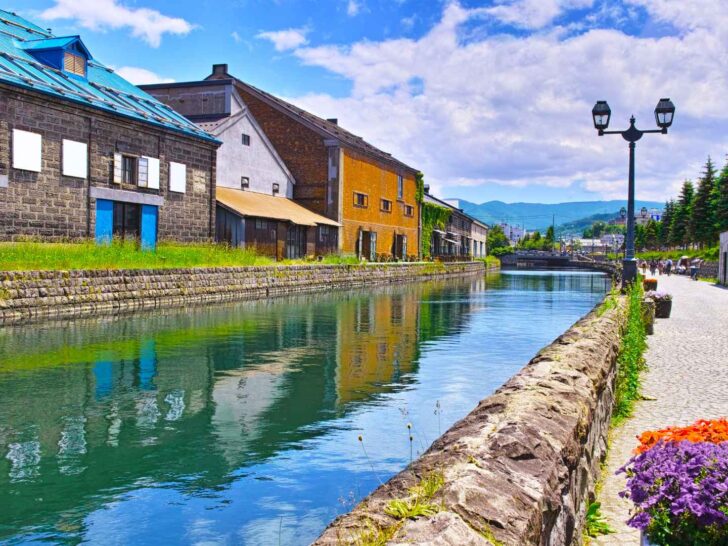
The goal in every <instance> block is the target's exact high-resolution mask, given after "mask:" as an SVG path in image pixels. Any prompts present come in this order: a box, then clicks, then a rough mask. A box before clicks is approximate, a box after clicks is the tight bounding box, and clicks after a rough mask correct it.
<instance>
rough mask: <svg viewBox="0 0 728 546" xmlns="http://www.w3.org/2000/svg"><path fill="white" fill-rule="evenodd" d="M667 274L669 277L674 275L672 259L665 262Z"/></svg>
mask: <svg viewBox="0 0 728 546" xmlns="http://www.w3.org/2000/svg"><path fill="white" fill-rule="evenodd" d="M665 273H667V276H668V277H669V276H670V274H671V273H672V258H668V259H667V260H665Z"/></svg>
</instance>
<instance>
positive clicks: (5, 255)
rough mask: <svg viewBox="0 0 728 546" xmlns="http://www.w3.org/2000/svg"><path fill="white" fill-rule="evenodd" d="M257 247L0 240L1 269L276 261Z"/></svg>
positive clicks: (100, 267) (147, 266)
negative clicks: (153, 246) (148, 248)
mask: <svg viewBox="0 0 728 546" xmlns="http://www.w3.org/2000/svg"><path fill="white" fill-rule="evenodd" d="M274 263H275V261H273V260H272V259H271V258H267V257H265V256H261V255H259V254H258V253H256V252H255V251H254V250H250V249H244V248H235V247H229V246H225V245H216V244H204V243H203V244H183V243H168V242H160V243H159V244H158V245H157V250H156V251H142V250H140V249H139V247H138V246H137V245H136V244H135V243H134V242H122V241H114V242H113V243H112V244H110V245H97V244H96V243H95V242H93V241H84V242H79V243H40V242H13V243H0V270H5V271H26V270H69V269H165V268H187V267H226V266H230V267H232V266H253V265H268V264H274Z"/></svg>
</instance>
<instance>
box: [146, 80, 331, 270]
mask: <svg viewBox="0 0 728 546" xmlns="http://www.w3.org/2000/svg"><path fill="white" fill-rule="evenodd" d="M142 87H143V89H144V90H145V91H147V92H148V93H150V94H152V95H153V96H154V97H155V98H157V99H158V100H161V101H162V102H164V103H166V104H167V105H169V106H171V107H172V108H174V109H176V110H177V111H178V112H180V113H181V114H183V115H184V116H185V117H186V118H187V119H189V120H190V121H193V122H194V123H196V124H197V125H198V126H199V127H200V128H201V129H204V130H205V131H206V132H208V133H209V134H211V135H213V136H214V137H216V138H217V139H218V140H220V141H222V145H221V146H220V148H218V151H217V173H216V179H217V193H216V201H217V210H216V239H217V240H218V241H221V242H227V243H230V244H232V245H235V246H248V247H255V248H256V249H257V250H258V251H260V252H261V253H263V254H267V255H270V256H273V257H276V258H277V259H286V258H301V257H304V256H310V255H314V254H319V255H320V254H325V253H328V252H332V251H334V250H335V247H334V246H332V245H330V244H324V243H322V238H321V237H317V235H316V234H317V233H319V232H320V231H321V230H320V228H321V227H322V226H323V227H324V229H328V230H331V229H333V230H336V228H337V227H338V226H339V224H338V223H337V222H335V221H333V220H330V219H328V218H325V217H323V216H321V215H319V214H316V213H314V212H312V211H310V210H308V209H306V208H304V207H302V206H301V205H299V204H298V203H295V202H294V201H293V200H292V198H293V186H294V184H295V179H294V177H293V175H292V174H291V172H290V171H289V170H288V167H287V166H286V164H285V163H284V162H283V160H282V159H281V157H280V156H279V155H278V152H277V151H276V149H275V148H274V147H273V144H271V142H270V140H269V139H268V137H267V136H266V134H265V133H264V132H263V130H262V129H261V127H260V125H259V124H258V122H257V121H256V120H255V118H254V117H253V114H252V113H251V112H250V110H249V109H248V107H247V105H246V104H245V102H244V101H243V99H242V98H241V97H240V95H239V94H238V92H237V91H236V89H235V84H234V81H233V80H232V79H220V80H202V81H195V82H184V83H169V84H155V85H146V86H142ZM309 228H312V229H309Z"/></svg>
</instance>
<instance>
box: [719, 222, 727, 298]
mask: <svg viewBox="0 0 728 546" xmlns="http://www.w3.org/2000/svg"><path fill="white" fill-rule="evenodd" d="M718 251H719V254H718V282H719V283H721V284H724V285H728V231H724V232H723V233H721V234H720V247H719V249H718Z"/></svg>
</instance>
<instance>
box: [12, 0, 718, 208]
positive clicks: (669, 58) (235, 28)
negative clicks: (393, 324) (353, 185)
mask: <svg viewBox="0 0 728 546" xmlns="http://www.w3.org/2000/svg"><path fill="white" fill-rule="evenodd" d="M9 1H10V3H9V4H6V5H5V8H6V9H11V10H13V11H16V12H18V13H19V14H21V15H24V16H26V17H28V18H30V19H32V20H33V21H35V22H36V23H38V24H41V25H42V26H46V27H50V28H52V29H53V32H54V33H55V34H57V35H62V34H76V33H78V34H81V35H82V37H83V39H84V42H85V43H86V44H87V46H88V47H89V49H90V50H91V52H92V54H93V55H94V56H95V57H96V58H97V59H98V60H100V61H101V62H103V63H105V64H107V65H110V66H112V67H114V68H115V69H117V71H119V72H120V73H121V74H122V75H124V76H125V77H127V79H130V80H131V81H134V82H135V83H151V82H156V81H169V80H174V81H185V80H195V79H201V78H203V77H205V76H206V75H207V74H208V73H209V71H210V67H211V65H212V64H213V63H228V65H229V66H230V71H231V73H232V74H234V75H236V76H237V77H239V78H241V79H243V80H246V81H249V82H250V83H253V84H254V85H257V86H259V87H262V88H264V89H266V90H268V91H270V92H272V93H275V94H278V95H280V96H282V97H284V98H287V99H288V100H291V101H293V102H295V103H297V104H299V105H301V106H303V107H305V108H307V109H309V110H311V111H313V112H314V113H317V114H319V115H322V116H324V117H337V118H339V120H340V123H341V124H342V125H343V126H344V127H346V128H348V129H349V130H351V131H353V132H354V133H356V134H359V135H361V136H363V137H364V138H366V139H367V140H369V141H370V142H372V143H373V144H375V145H377V146H379V147H381V148H382V149H384V150H386V151H389V152H391V153H393V154H394V155H396V156H397V157H398V158H400V159H401V160H403V161H405V162H407V163H408V164H411V165H412V166H414V167H417V168H419V169H421V170H422V171H423V172H424V173H425V175H426V180H427V182H428V183H430V185H431V186H432V187H433V190H434V191H435V193H436V194H439V195H440V196H443V197H453V196H457V197H461V198H465V199H468V200H471V201H475V202H482V201H487V200H491V199H500V200H504V201H542V202H558V201H572V200H587V199H601V198H623V197H624V194H625V191H626V189H625V184H624V180H625V178H626V163H627V150H626V147H625V145H624V144H625V143H624V142H622V141H621V140H620V139H619V138H617V137H611V138H609V137H603V138H598V137H597V136H596V134H595V132H594V130H593V128H592V127H591V121H590V109H591V106H592V105H593V103H594V101H595V100H597V99H607V100H609V103H610V105H611V106H612V110H613V124H614V128H620V127H622V126H624V125H625V124H626V122H627V119H628V118H629V115H630V114H633V113H634V114H635V115H636V116H637V118H638V126H642V127H643V128H653V126H654V121H653V115H652V110H653V109H654V105H655V104H656V102H657V100H658V99H659V98H660V97H662V96H670V97H671V98H672V99H673V101H674V102H675V104H676V106H677V109H678V111H677V115H676V122H675V125H674V127H673V130H672V131H671V134H670V135H668V136H667V137H664V136H661V135H658V136H652V137H651V138H645V139H644V140H643V141H641V142H640V143H639V144H638V152H637V153H638V156H637V174H638V186H637V193H638V196H639V197H642V198H645V199H659V200H662V199H665V198H667V197H669V196H671V195H673V194H675V193H677V188H678V187H679V185H680V183H681V182H682V180H683V179H685V178H695V177H697V176H698V175H699V173H700V169H701V165H702V164H703V163H704V161H705V158H706V157H707V156H708V155H711V156H712V157H713V159H714V160H716V161H717V162H718V163H719V164H720V165H721V166H722V164H723V161H724V158H725V153H726V152H728V137H727V136H726V135H728V131H726V130H725V125H726V122H727V121H728V111H726V109H725V108H724V106H723V105H724V104H725V96H726V95H727V94H728V30H727V29H728V10H726V9H725V7H726V5H725V0H492V1H475V0H461V1H460V2H457V1H455V0H448V1H445V0H319V1H313V0H234V1H222V0H216V1H213V0H195V1H194V2H193V1H191V0H177V1H153V0H23V1H22V2H19V1H18V0H9Z"/></svg>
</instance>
